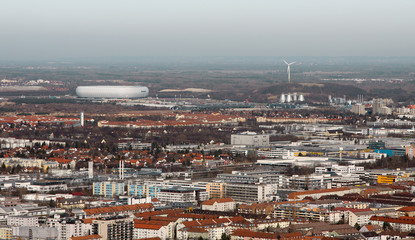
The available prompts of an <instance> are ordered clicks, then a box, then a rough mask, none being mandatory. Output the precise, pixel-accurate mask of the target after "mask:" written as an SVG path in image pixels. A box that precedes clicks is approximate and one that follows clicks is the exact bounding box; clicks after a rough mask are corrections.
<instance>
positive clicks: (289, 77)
mask: <svg viewBox="0 0 415 240" xmlns="http://www.w3.org/2000/svg"><path fill="white" fill-rule="evenodd" d="M283 61H284V62H285V64H287V73H288V83H290V82H291V72H290V66H291V65H292V64H294V63H295V62H291V63H287V61H285V60H283Z"/></svg>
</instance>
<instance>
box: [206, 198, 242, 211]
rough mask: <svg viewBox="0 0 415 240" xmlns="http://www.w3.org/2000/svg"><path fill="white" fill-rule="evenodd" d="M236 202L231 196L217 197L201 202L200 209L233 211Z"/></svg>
mask: <svg viewBox="0 0 415 240" xmlns="http://www.w3.org/2000/svg"><path fill="white" fill-rule="evenodd" d="M235 207H236V204H235V201H233V199H232V198H217V199H210V200H207V201H204V202H202V210H208V211H221V212H233V211H234V210H235Z"/></svg>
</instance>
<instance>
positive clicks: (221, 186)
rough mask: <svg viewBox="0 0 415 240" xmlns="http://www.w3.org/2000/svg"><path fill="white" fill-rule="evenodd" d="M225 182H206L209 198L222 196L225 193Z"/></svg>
mask: <svg viewBox="0 0 415 240" xmlns="http://www.w3.org/2000/svg"><path fill="white" fill-rule="evenodd" d="M225 189H226V183H223V182H210V183H208V184H206V191H207V192H209V196H210V198H224V197H225V195H226V193H225Z"/></svg>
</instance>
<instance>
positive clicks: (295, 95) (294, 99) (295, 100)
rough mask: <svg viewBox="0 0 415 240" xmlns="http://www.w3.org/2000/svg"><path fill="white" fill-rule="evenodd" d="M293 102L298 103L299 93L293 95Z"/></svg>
mask: <svg viewBox="0 0 415 240" xmlns="http://www.w3.org/2000/svg"><path fill="white" fill-rule="evenodd" d="M293 101H294V102H297V93H296V92H295V93H294V94H293Z"/></svg>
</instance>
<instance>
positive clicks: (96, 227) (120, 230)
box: [92, 217, 134, 240]
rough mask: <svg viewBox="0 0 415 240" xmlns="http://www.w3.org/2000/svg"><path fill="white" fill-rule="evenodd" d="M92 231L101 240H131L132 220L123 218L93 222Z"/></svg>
mask: <svg viewBox="0 0 415 240" xmlns="http://www.w3.org/2000/svg"><path fill="white" fill-rule="evenodd" d="M92 229H93V232H94V234H98V235H100V236H101V237H102V239H103V240H132V239H133V230H134V220H133V219H132V218H124V217H114V218H108V219H101V220H93V225H92Z"/></svg>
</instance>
